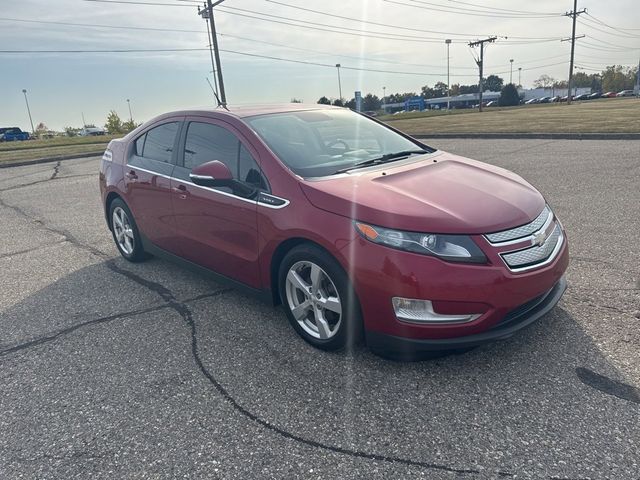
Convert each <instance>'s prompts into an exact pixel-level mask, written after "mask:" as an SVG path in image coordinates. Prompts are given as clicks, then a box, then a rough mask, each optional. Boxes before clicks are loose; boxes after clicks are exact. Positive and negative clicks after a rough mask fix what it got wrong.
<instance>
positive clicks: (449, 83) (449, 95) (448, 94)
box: [444, 38, 451, 112]
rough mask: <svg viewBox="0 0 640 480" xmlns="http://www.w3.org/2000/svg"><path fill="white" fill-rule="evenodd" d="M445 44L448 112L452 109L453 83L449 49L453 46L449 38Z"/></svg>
mask: <svg viewBox="0 0 640 480" xmlns="http://www.w3.org/2000/svg"><path fill="white" fill-rule="evenodd" d="M444 43H446V44H447V112H449V110H450V109H451V82H450V80H449V47H450V46H451V39H450V38H447V39H446V40H445V41H444Z"/></svg>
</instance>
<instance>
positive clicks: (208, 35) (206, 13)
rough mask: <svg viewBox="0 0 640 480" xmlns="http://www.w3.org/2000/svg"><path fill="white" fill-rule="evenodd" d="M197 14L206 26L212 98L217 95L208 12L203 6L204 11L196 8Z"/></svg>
mask: <svg viewBox="0 0 640 480" xmlns="http://www.w3.org/2000/svg"><path fill="white" fill-rule="evenodd" d="M198 14H199V15H200V16H201V17H202V18H204V23H205V24H206V25H207V38H208V39H209V56H210V57H211V68H212V70H211V73H212V74H213V83H214V84H215V86H216V88H215V90H213V93H214V96H216V95H217V94H218V79H217V78H216V63H215V61H214V60H213V43H212V42H211V29H210V28H209V10H207V6H206V4H205V6H204V9H203V10H200V7H198Z"/></svg>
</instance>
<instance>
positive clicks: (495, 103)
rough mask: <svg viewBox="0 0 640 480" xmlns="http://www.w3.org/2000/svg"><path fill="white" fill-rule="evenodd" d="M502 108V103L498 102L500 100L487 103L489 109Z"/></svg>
mask: <svg viewBox="0 0 640 480" xmlns="http://www.w3.org/2000/svg"><path fill="white" fill-rule="evenodd" d="M498 106H500V103H499V102H498V100H491V101H490V102H489V103H487V107H498Z"/></svg>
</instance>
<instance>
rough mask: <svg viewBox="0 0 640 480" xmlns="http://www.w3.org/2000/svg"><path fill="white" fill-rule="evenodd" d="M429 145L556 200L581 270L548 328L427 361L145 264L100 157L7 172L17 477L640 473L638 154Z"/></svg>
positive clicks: (2, 245)
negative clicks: (119, 232) (109, 204)
mask: <svg viewBox="0 0 640 480" xmlns="http://www.w3.org/2000/svg"><path fill="white" fill-rule="evenodd" d="M431 143H432V144H433V145H434V146H437V147H440V148H442V149H444V150H448V151H450V152H453V153H457V154H462V155H466V156H470V157H472V158H476V159H479V160H484V161H487V162H490V163H493V164H497V165H500V166H504V167H507V168H509V169H511V170H513V171H515V172H516V173H519V174H521V175H522V176H524V177H525V178H526V179H528V180H529V181H530V182H531V183H532V184H534V185H535V186H536V187H537V188H538V189H540V190H541V191H542V192H543V194H544V195H545V196H546V198H547V200H548V201H549V202H550V203H551V205H552V206H553V208H554V209H555V211H556V212H557V214H558V215H559V217H560V219H561V220H562V222H563V224H564V225H565V227H566V229H567V231H568V235H569V240H570V245H571V255H572V261H571V266H570V270H569V272H568V282H569V288H568V291H567V293H566V294H565V296H564V298H563V300H562V301H561V302H560V304H559V306H558V307H557V308H556V309H555V310H554V311H553V312H552V313H551V314H549V315H548V316H547V317H545V318H544V319H543V320H541V321H540V322H539V323H538V324H536V325H535V326H534V327H532V328H530V329H529V330H526V331H524V332H522V333H521V334H520V335H518V336H516V337H514V338H512V339H510V340H508V341H504V342H500V343H496V344H493V345H488V346H484V347H481V348H478V349H475V350H473V351H471V352H468V353H466V354H463V355H457V356H451V357H446V358H441V359H437V360H433V361H425V362H416V363H396V362H391V361H388V360H384V359H381V358H378V357H376V356H374V355H373V354H371V353H369V352H368V351H367V350H366V349H363V348H361V349H358V350H357V351H356V352H354V353H353V354H349V355H347V354H344V353H326V352H321V351H319V350H315V349H313V348H312V347H310V346H308V345H307V344H305V343H304V342H303V341H302V340H301V339H300V338H299V337H298V336H297V335H296V334H295V333H294V331H293V330H292V329H291V328H290V326H289V325H288V323H287V321H286V318H285V316H284V313H283V312H282V311H281V310H280V309H277V308H273V307H270V306H268V305H265V304H261V303H259V302H258V301H257V300H254V299H253V298H250V297H247V296H244V295H242V294H241V293H239V292H237V291H235V290H230V289H228V288H226V287H224V286H221V285H217V284H215V283H212V282H211V281H210V280H208V279H205V278H202V277H199V276H197V275H195V274H193V273H190V272H187V271H184V270H182V269H180V268H178V267H176V266H174V265H172V264H170V263H168V262H166V261H163V260H158V259H152V260H150V261H149V262H146V263H143V264H137V265H132V264H128V263H127V262H125V261H124V260H123V259H121V258H120V257H119V255H118V253H117V251H116V249H115V247H114V245H113V242H112V239H111V236H110V234H109V231H108V230H107V227H106V225H105V222H104V216H103V214H102V211H101V205H100V201H99V193H98V183H97V173H96V172H97V166H98V159H97V158H87V159H79V160H68V161H63V162H61V163H58V164H54V163H51V164H42V165H34V166H29V167H15V168H9V169H0V221H1V225H2V228H1V229H0V271H1V272H2V275H0V291H1V292H2V293H1V295H0V478H2V479H13V478H42V479H45V478H46V479H58V478H61V479H72V478H78V479H86V478H340V479H343V478H345V479H346V478H367V479H371V478H381V479H382V478H384V479H389V478H430V479H440V478H443V479H449V478H478V479H483V478H498V477H500V478H503V477H504V478H558V479H559V478H567V479H578V478H593V479H601V478H619V479H631V478H640V473H639V472H640V465H639V464H640V249H639V247H638V245H639V242H638V240H639V239H640V142H638V141H582V142H581V141H565V140H553V141H549V140H523V141H513V140H490V141H489V140H438V141H435V142H431Z"/></svg>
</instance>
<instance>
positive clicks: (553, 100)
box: [551, 95, 562, 103]
mask: <svg viewBox="0 0 640 480" xmlns="http://www.w3.org/2000/svg"><path fill="white" fill-rule="evenodd" d="M561 98H562V97H561V96H560V95H556V96H555V97H551V103H557V102H559V101H560V99H561Z"/></svg>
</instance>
